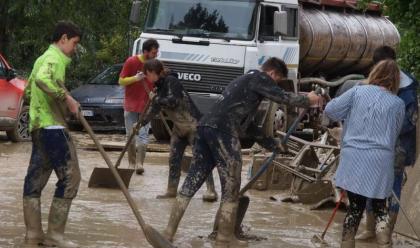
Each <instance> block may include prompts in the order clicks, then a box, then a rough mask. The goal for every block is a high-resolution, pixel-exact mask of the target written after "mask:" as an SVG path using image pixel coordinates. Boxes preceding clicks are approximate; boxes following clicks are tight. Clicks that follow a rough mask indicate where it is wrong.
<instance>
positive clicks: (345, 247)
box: [340, 239, 356, 248]
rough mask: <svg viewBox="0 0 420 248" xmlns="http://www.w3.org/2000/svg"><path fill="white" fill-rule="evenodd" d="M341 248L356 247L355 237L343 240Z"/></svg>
mask: <svg viewBox="0 0 420 248" xmlns="http://www.w3.org/2000/svg"><path fill="white" fill-rule="evenodd" d="M340 247H341V248H354V247H356V242H355V240H354V239H352V240H346V241H341V246H340Z"/></svg>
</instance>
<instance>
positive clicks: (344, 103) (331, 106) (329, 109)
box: [324, 87, 357, 121]
mask: <svg viewBox="0 0 420 248" xmlns="http://www.w3.org/2000/svg"><path fill="white" fill-rule="evenodd" d="M356 89H357V87H353V88H351V89H349V90H348V91H346V92H345V93H344V94H342V95H341V96H339V97H336V98H334V99H332V100H331V101H330V102H329V103H328V104H327V106H326V107H325V109H324V114H325V115H327V116H328V118H330V119H332V120H334V121H342V120H344V119H345V118H346V116H347V114H348V112H349V110H350V109H351V105H352V103H353V97H354V93H355V91H356Z"/></svg>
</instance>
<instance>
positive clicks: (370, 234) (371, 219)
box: [356, 211, 376, 242]
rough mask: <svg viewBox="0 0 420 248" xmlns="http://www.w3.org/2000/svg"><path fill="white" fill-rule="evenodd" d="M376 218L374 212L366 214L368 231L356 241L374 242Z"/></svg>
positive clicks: (357, 237)
mask: <svg viewBox="0 0 420 248" xmlns="http://www.w3.org/2000/svg"><path fill="white" fill-rule="evenodd" d="M375 225H376V224H375V216H374V215H373V212H372V211H370V212H366V230H365V231H364V232H362V233H361V234H359V235H357V236H356V240H360V241H366V242H368V241H373V240H374V239H375V237H376V233H375Z"/></svg>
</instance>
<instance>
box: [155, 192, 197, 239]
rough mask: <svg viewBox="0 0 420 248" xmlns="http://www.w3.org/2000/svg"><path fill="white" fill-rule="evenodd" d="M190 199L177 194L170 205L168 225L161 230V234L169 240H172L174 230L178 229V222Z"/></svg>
mask: <svg viewBox="0 0 420 248" xmlns="http://www.w3.org/2000/svg"><path fill="white" fill-rule="evenodd" d="M190 201H191V197H185V196H182V195H179V196H178V197H177V198H176V202H175V204H174V205H173V206H172V211H171V216H170V217H169V221H168V226H167V227H166V229H165V231H163V234H162V235H163V236H164V237H165V238H166V239H167V240H169V241H170V242H172V241H173V239H174V236H175V233H176V230H177V229H178V225H179V222H180V221H181V219H182V217H183V216H184V213H185V210H186V209H187V207H188V205H189V204H190Z"/></svg>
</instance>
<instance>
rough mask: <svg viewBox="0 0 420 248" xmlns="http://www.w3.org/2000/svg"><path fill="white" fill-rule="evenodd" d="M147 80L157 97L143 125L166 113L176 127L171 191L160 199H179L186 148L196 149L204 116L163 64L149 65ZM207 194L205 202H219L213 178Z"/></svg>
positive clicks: (170, 155)
mask: <svg viewBox="0 0 420 248" xmlns="http://www.w3.org/2000/svg"><path fill="white" fill-rule="evenodd" d="M143 71H144V73H145V75H146V78H147V79H148V80H149V81H151V82H153V83H154V84H155V86H156V96H155V97H154V98H153V102H152V107H151V110H150V111H149V113H148V114H146V116H145V118H144V120H143V122H144V124H145V123H148V122H149V121H150V120H151V119H152V118H153V117H154V116H155V115H157V114H158V113H159V112H160V111H162V112H164V113H165V114H166V115H167V116H168V119H169V120H171V121H172V123H173V125H174V126H173V129H172V135H171V148H170V154H169V175H168V188H167V190H166V193H165V194H163V195H158V196H157V198H158V199H165V198H175V197H176V195H177V191H178V184H179V179H180V177H181V160H182V157H183V155H184V151H185V148H186V147H187V146H188V145H191V146H192V145H193V144H194V140H195V137H196V133H197V123H198V120H199V119H200V118H201V116H202V114H201V113H200V111H199V110H198V108H197V107H196V106H195V104H194V102H193V101H192V99H191V97H190V95H189V94H188V92H187V91H186V90H185V89H184V87H183V86H182V84H181V82H179V80H178V78H177V76H176V74H175V75H173V74H170V73H169V72H165V70H164V66H163V64H162V62H160V61H159V60H157V59H151V60H148V61H146V63H145V64H144V67H143ZM206 183H207V192H206V193H205V194H204V195H203V200H204V201H209V202H213V201H217V193H216V190H215V188H214V181H213V174H212V173H210V175H209V176H208V178H207V180H206Z"/></svg>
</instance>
